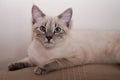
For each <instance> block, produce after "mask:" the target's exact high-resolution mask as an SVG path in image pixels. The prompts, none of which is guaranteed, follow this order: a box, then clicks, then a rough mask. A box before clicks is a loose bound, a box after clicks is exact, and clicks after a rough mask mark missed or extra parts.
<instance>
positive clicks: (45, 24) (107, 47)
mask: <svg viewBox="0 0 120 80" xmlns="http://www.w3.org/2000/svg"><path fill="white" fill-rule="evenodd" d="M72 13H73V11H72V8H68V9H67V10H65V11H64V12H63V13H61V14H60V15H58V16H56V17H49V16H46V15H45V14H44V13H43V12H42V11H41V10H40V9H39V8H38V7H37V6H36V5H33V7H32V18H33V26H32V31H33V34H32V37H33V40H32V42H31V44H30V46H29V48H28V57H26V58H25V59H23V60H20V61H17V62H15V63H12V64H10V65H9V66H8V69H9V70H10V71H14V70H18V69H22V68H27V67H32V66H36V67H35V69H34V72H35V74H40V75H42V74H47V73H49V72H52V71H56V70H59V69H63V68H68V67H74V66H79V65H84V64H90V63H120V31H119V30H94V31H93V30H91V31H90V30H85V31H82V30H79V29H71V28H72Z"/></svg>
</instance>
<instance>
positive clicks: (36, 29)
mask: <svg viewBox="0 0 120 80" xmlns="http://www.w3.org/2000/svg"><path fill="white" fill-rule="evenodd" d="M32 18H33V29H32V30H33V35H32V36H33V39H37V40H38V41H39V42H40V43H41V44H42V45H43V46H44V47H46V48H52V47H54V46H55V45H57V44H59V43H62V42H64V41H65V38H66V36H67V35H68V33H69V30H70V28H71V18H72V9H71V8H69V9H67V10H65V11H64V12H63V13H61V14H60V15H58V16H55V17H48V16H46V15H45V14H44V13H43V12H42V11H41V10H40V9H39V8H38V7H37V6H36V5H33V7H32Z"/></svg>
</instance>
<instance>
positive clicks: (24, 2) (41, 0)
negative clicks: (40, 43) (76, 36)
mask: <svg viewBox="0 0 120 80" xmlns="http://www.w3.org/2000/svg"><path fill="white" fill-rule="evenodd" d="M33 4H36V5H37V6H39V8H40V9H41V10H42V11H43V12H44V13H46V14H47V15H51V16H57V15H58V14H60V13H62V12H63V11H64V10H65V9H67V8H69V7H72V8H73V28H80V29H107V30H110V29H120V0H0V69H7V65H8V64H9V63H11V62H14V61H16V60H19V59H22V58H24V57H25V56H27V48H28V46H29V44H30V42H31V28H32V25H31V20H32V18H31V8H32V5H33Z"/></svg>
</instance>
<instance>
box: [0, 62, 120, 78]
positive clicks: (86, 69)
mask: <svg viewBox="0 0 120 80" xmlns="http://www.w3.org/2000/svg"><path fill="white" fill-rule="evenodd" d="M33 69H34V67H31V68H25V69H21V70H17V71H0V80H120V68H119V65H109V64H91V65H84V66H78V67H73V68H68V69H63V70H59V71H55V72H51V73H49V74H46V75H35V74H34V73H33Z"/></svg>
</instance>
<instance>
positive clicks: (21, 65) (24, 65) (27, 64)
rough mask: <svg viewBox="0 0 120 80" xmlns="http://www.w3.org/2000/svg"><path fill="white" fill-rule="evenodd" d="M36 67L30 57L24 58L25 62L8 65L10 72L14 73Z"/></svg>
mask: <svg viewBox="0 0 120 80" xmlns="http://www.w3.org/2000/svg"><path fill="white" fill-rule="evenodd" d="M32 66H34V65H33V64H32V62H31V61H30V59H29V57H26V58H24V59H23V60H20V61H17V62H14V63H11V64H9V65H8V70H9V71H14V70H18V69H22V68H27V67H32Z"/></svg>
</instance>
